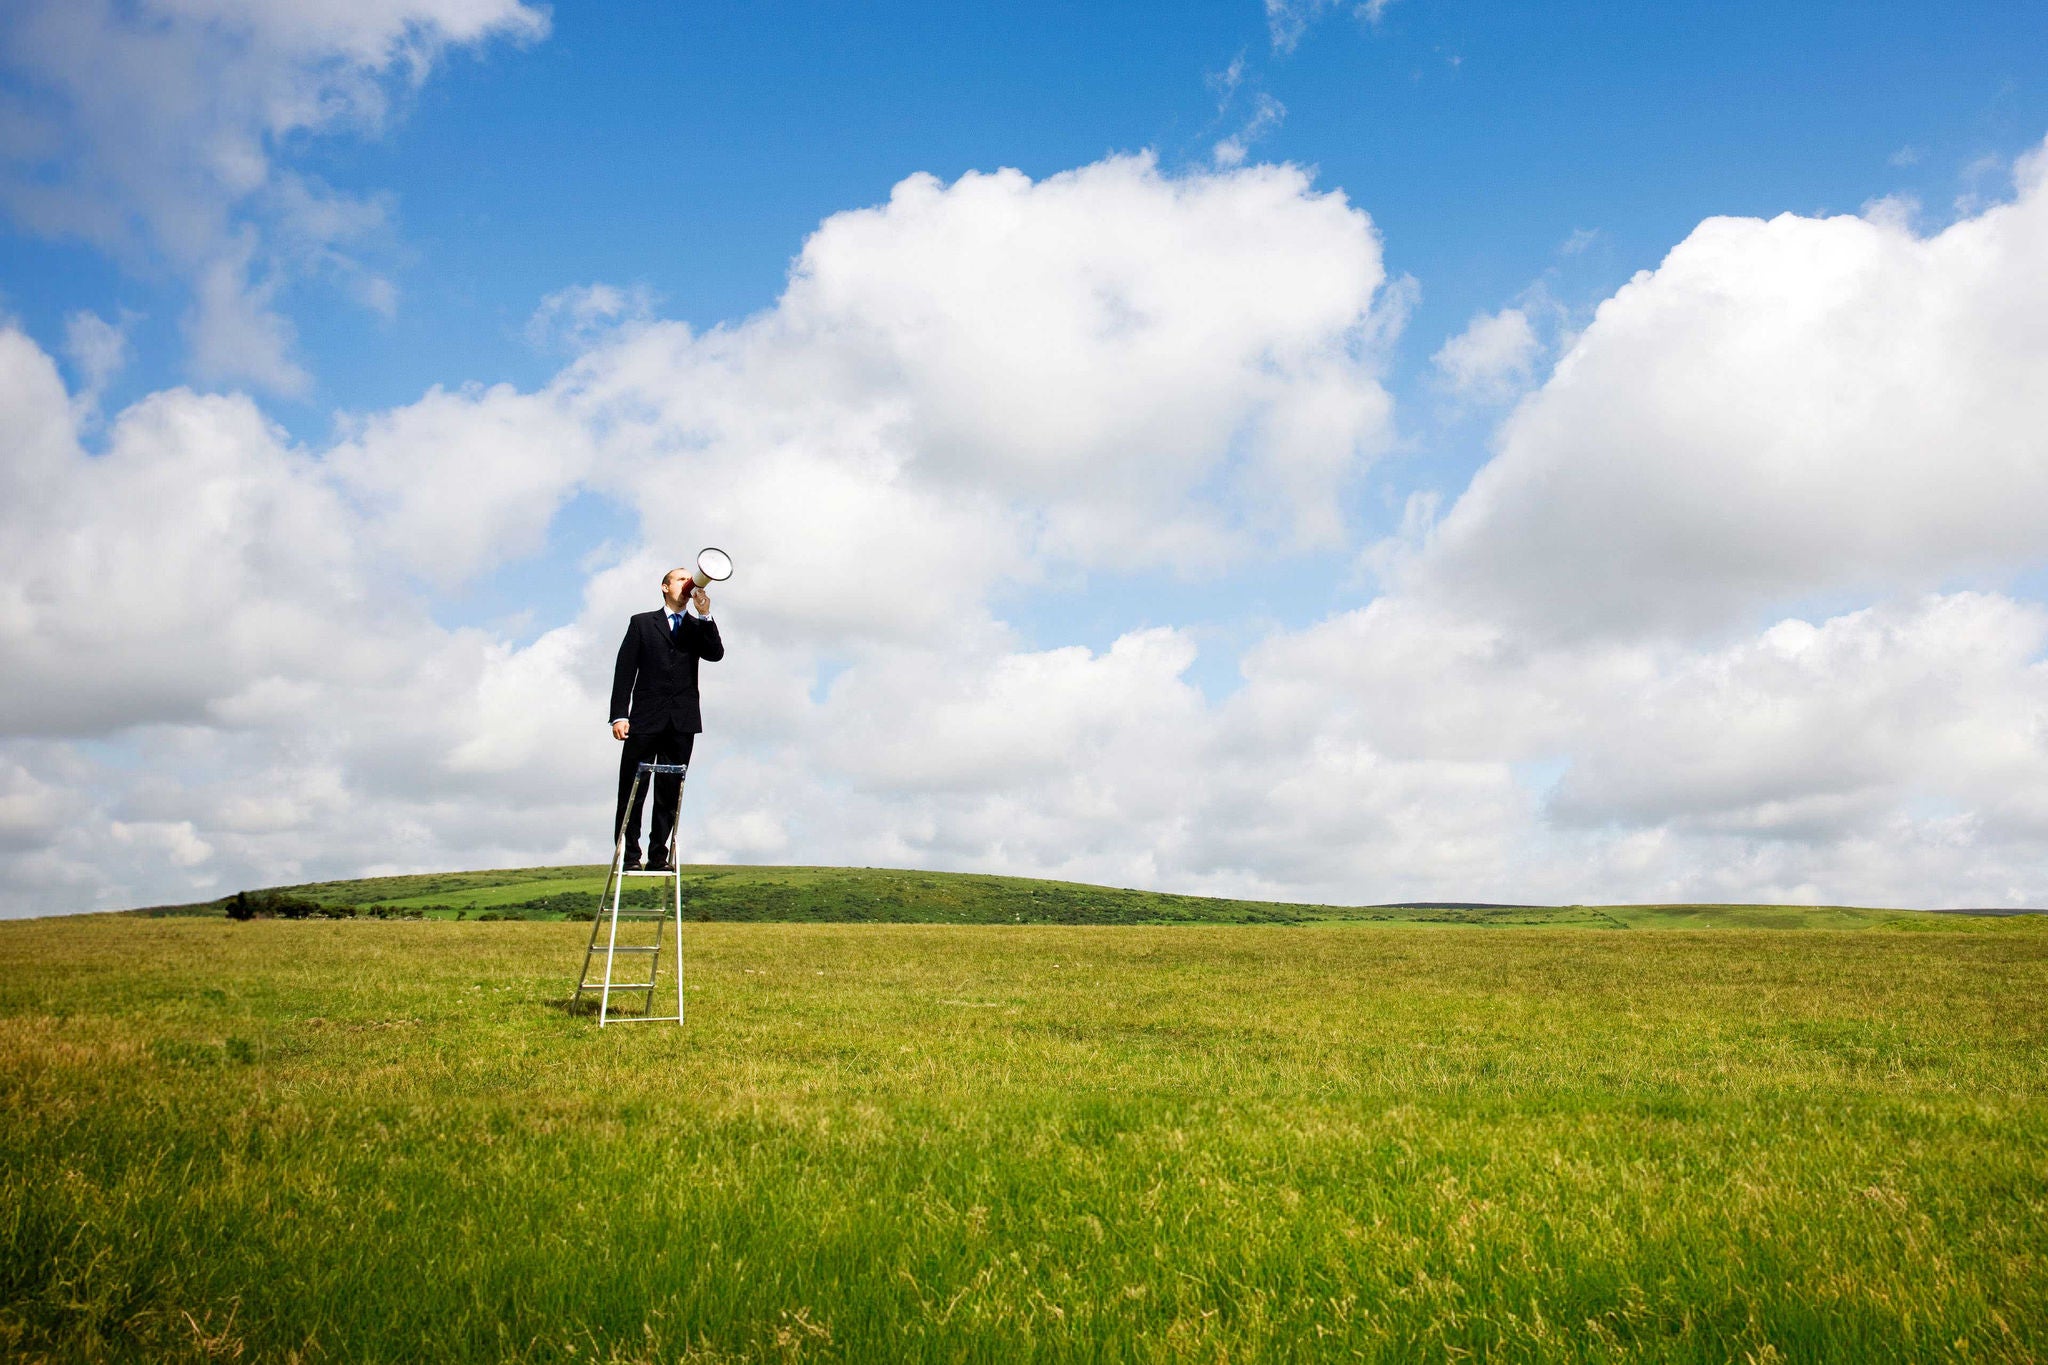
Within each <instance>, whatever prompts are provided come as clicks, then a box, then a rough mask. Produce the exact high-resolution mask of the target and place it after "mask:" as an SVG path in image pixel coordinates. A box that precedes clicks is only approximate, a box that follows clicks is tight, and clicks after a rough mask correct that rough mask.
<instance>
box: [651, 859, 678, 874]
mask: <svg viewBox="0 0 2048 1365" xmlns="http://www.w3.org/2000/svg"><path fill="white" fill-rule="evenodd" d="M647 870H648V871H649V872H673V871H675V868H674V867H672V866H670V864H669V861H668V859H666V858H656V859H655V860H654V861H653V862H651V863H649V864H648V865H647Z"/></svg>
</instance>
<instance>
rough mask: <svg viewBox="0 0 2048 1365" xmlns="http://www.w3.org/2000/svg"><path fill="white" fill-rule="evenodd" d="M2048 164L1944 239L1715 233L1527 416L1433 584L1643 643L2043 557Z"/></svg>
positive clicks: (1419, 579)
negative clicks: (1809, 602) (1816, 598)
mask: <svg viewBox="0 0 2048 1365" xmlns="http://www.w3.org/2000/svg"><path fill="white" fill-rule="evenodd" d="M2044 167H2048V161H2044V160H2043V158H2042V157H2040V156H2036V157H2035V158H2032V159H2031V160H2029V161H2028V162H2026V163H2024V164H2023V165H2022V167H2021V170H2020V174H2019V193H2018V196H2017V198H2016V199H2015V200H2014V201H2013V202H2010V203H2007V204H2003V205H2000V206H1996V207H1993V208H1990V209H1987V210H1985V211H1984V212H1983V213H1982V214H1980V215H1979V216H1977V217H1975V218H1970V219H1966V220H1964V221H1962V222H1959V223H1956V224H1955V225H1953V226H1951V227H1949V228H1948V229H1946V230H1945V231H1942V232H1941V233H1939V234H1937V235H1935V236H1932V237H1918V236H1915V235H1914V234H1913V233H1912V232H1911V231H1910V230H1909V229H1907V228H1906V227H1905V226H1904V225H1903V224H1901V223H1899V222H1898V221H1896V220H1895V219H1892V218H1884V219H1880V220H1879V221H1871V220H1867V219H1862V218H1847V217H1844V218H1830V219H1824V220H1817V219H1809V218H1799V217H1794V216H1792V215H1789V214H1788V215H1785V216H1783V217H1780V218H1776V219H1773V220H1771V221H1770V222H1760V221H1757V220H1754V219H1735V218H1715V219H1709V220H1708V221H1706V222H1704V223H1702V224H1701V225H1700V226H1699V227H1698V228H1696V229H1695V230H1694V231H1693V233H1692V234H1691V235H1690V236H1689V237H1688V238H1687V239H1686V240H1685V241H1684V242H1682V243H1680V244H1679V245H1678V246H1677V247H1676V248H1675V249H1673V251H1672V252H1671V253H1670V255H1669V256H1667V257H1666V258H1665V260H1664V262H1663V264H1662V265H1661V266H1659V267H1658V268H1657V269H1656V270H1655V271H1645V272H1643V273H1641V274H1639V275H1638V276H1637V277H1636V278H1635V279H1634V280H1632V281H1631V282H1630V283H1629V284H1628V285H1626V286H1625V287H1624V288H1623V289H1622V290H1621V291H1620V292H1619V293H1618V294H1616V295H1615V296H1614V297H1613V298H1611V299H1609V300H1607V301H1606V302H1605V303H1603V304H1602V305H1601V306H1600V308H1599V310H1598V312H1597V313H1596V315H1595V317H1594V320H1593V322H1592V324H1591V325H1590V326H1589V327H1588V328H1587V329H1586V330H1585V331H1584V333H1583V334H1581V335H1580V336H1579V337H1578V339H1577V341H1576V342H1575V344H1573V345H1572V346H1571V348H1570V349H1569V351H1568V353H1567V354H1566V355H1565V356H1564V358H1563V359H1562V360H1561V361H1560V362H1559V363H1558V365H1557V367H1556V370H1555V373H1554V374H1553V376H1552V377H1551V379H1550V380H1549V382H1548V383H1546V384H1545V385H1544V386H1543V388H1542V389H1541V390H1540V391H1539V392H1537V393H1536V394H1535V395H1533V396H1532V397H1530V398H1529V399H1527V400H1526V401H1524V402H1523V403H1522V404H1521V405H1520V407H1519V408H1517V410H1516V411H1515V413H1514V414H1513V415H1512V416H1511V417H1510V418H1509V419H1508V420H1507V422H1506V424H1505V425H1504V426H1503V428H1502V430H1501V433H1500V436H1499V451H1500V453H1499V455H1498V457H1497V458H1496V459H1495V460H1494V461H1493V462H1492V463H1491V464H1489V465H1488V466H1487V467H1486V468H1485V469H1484V470H1482V471H1481V472H1480V474H1479V475H1478V477H1477V478H1475V479H1474V480H1473V482H1472V485H1471V487H1470V488H1469V490H1467V492H1466V493H1465V495H1464V496H1463V497H1462V498H1460V499H1459V500H1458V502H1457V504H1456V505H1455V506H1454V507H1453V508H1452V509H1451V511H1450V512H1449V513H1448V514H1447V515H1446V516H1445V518H1444V520H1443V522H1442V525H1441V526H1440V527H1439V530H1438V534H1437V537H1436V540H1435V543H1434V544H1433V545H1432V546H1431V547H1430V549H1429V550H1428V551H1426V552H1425V553H1424V554H1423V555H1422V557H1421V558H1420V560H1419V561H1418V563H1417V564H1416V565H1415V573H1414V575H1413V578H1412V580H1411V581H1412V582H1413V583H1415V584H1416V585H1417V586H1418V587H1419V588H1421V589H1423V590H1426V591H1429V592H1431V593H1434V594H1438V595H1441V596H1443V597H1445V598H1446V599H1447V600H1455V601H1458V602H1461V603H1464V604H1466V605H1467V606H1469V607H1472V608H1474V609H1478V610H1483V611H1487V612H1497V613H1502V614H1505V615H1506V616H1507V617H1509V618H1511V619H1513V620H1515V621H1517V622H1518V623H1520V624H1521V625H1522V626H1523V627H1525V628H1528V629H1532V630H1541V631H1552V632H1566V633H1586V632H1622V633H1629V632H1640V631H1646V630H1665V629H1676V630H1695V629H1703V628H1712V627H1717V626H1721V625H1725V624H1728V623H1731V622H1734V621H1738V620H1741V619H1743V618H1744V617H1745V616H1753V615H1754V614H1755V613H1757V612H1760V611H1765V610H1768V609H1770V608H1772V607H1773V606H1774V605H1775V604H1780V603H1786V602H1792V601H1797V600H1801V599H1803V598H1805V597H1807V596H1809V595H1813V594H1823V593H1856V592H1862V593H1872V592H1878V591H1915V590H1920V589H1924V588H1932V587H1939V586H1941V585H1943V584H1945V583H1948V582H1951V581H1954V579H1955V578H1956V576H1958V575H1970V574H1978V575H1988V574H1997V573H2000V572H2004V571H2008V570H2011V569H2014V568H2019V567H2025V566H2028V565H2032V564H2035V563H2038V562H2039V559H2040V547H2041V545H2042V544H2043V543H2044V542H2048V459H2043V458H2042V446H2041V432H2042V431H2043V430H2044V429H2048V336H2044V333H2043V332H2042V330H2041V328H2040V327H2039V326H2038V325H2037V322H2036V320H2037V319H2038V318H2040V317H2041V316H2044V315H2048V183H2044V176H2043V170H2044Z"/></svg>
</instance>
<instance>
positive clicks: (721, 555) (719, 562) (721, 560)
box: [690, 546, 732, 588]
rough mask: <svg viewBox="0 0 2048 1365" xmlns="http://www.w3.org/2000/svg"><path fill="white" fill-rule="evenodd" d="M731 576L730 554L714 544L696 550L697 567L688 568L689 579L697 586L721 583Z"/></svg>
mask: <svg viewBox="0 0 2048 1365" xmlns="http://www.w3.org/2000/svg"><path fill="white" fill-rule="evenodd" d="M731 577H732V556H731V555H729V554H727V553H726V552H725V551H723V550H721V549H718V548H717V547H715V546H707V547H706V548H704V549H702V550H699V551H697V567H696V568H694V569H692V570H690V581H691V582H692V583H694V584H696V585H697V586H698V587H700V588H701V587H703V586H705V585H706V584H708V583H723V582H724V581H725V580H726V579H728V578H731Z"/></svg>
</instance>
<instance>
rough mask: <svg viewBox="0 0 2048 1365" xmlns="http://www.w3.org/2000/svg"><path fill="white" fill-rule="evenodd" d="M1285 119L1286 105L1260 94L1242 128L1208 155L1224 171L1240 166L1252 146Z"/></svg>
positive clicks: (1219, 143) (1218, 144) (1217, 145)
mask: <svg viewBox="0 0 2048 1365" xmlns="http://www.w3.org/2000/svg"><path fill="white" fill-rule="evenodd" d="M1286 117H1287V106H1286V105H1284V104H1282V103H1280V101H1279V100H1276V99H1274V98H1273V97H1272V96H1271V95H1266V94H1261V95H1260V96H1259V97H1258V99H1257V100H1256V101H1254V102H1253V105H1252V112H1251V117H1250V118H1248V119H1246V120H1245V122H1244V126H1243V127H1242V128H1239V129H1238V130H1237V131H1236V132H1234V133H1232V134H1231V135H1230V136H1229V137H1226V138H1224V139H1223V140H1222V141H1220V142H1218V143H1217V144H1216V145H1215V147H1213V148H1211V149H1210V155H1211V156H1212V157H1214V158H1215V161H1216V164H1217V165H1218V166H1221V167H1223V168H1225V169H1226V170H1227V169H1229V168H1230V167H1232V166H1241V165H1243V164H1244V159H1245V156H1246V154H1247V153H1249V152H1250V151H1251V147H1252V144H1253V143H1254V142H1257V141H1258V140H1259V139H1260V138H1262V137H1264V136H1265V135H1266V134H1268V133H1270V132H1272V131H1273V130H1274V129H1275V128H1278V127H1279V126H1280V123H1281V121H1282V120H1283V119H1285V118H1286Z"/></svg>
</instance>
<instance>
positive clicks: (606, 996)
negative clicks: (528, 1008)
mask: <svg viewBox="0 0 2048 1365" xmlns="http://www.w3.org/2000/svg"><path fill="white" fill-rule="evenodd" d="M640 778H641V774H640V773H637V772H636V773H634V774H633V790H632V794H631V795H629V796H628V797H627V798H626V818H627V819H628V820H630V819H632V818H633V805H634V803H635V802H636V801H638V800H639V799H640ZM613 857H614V866H615V867H616V868H617V870H616V871H615V872H614V873H613V874H612V887H611V890H612V905H611V921H612V928H611V934H610V936H609V937H608V938H607V939H606V940H605V946H604V990H603V992H602V993H601V994H600V995H599V996H598V1000H597V1026H598V1027H599V1028H603V1027H604V1026H605V1024H606V1022H607V1021H608V1020H610V1018H611V1011H612V969H613V966H614V964H615V963H616V962H617V960H618V947H619V901H620V899H621V898H622V897H623V896H624V895H625V893H626V874H625V858H626V830H625V826H624V825H621V826H620V827H619V843H618V851H617V852H616V853H615V854H614V855H613ZM594 932H595V926H593V936H594Z"/></svg>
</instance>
